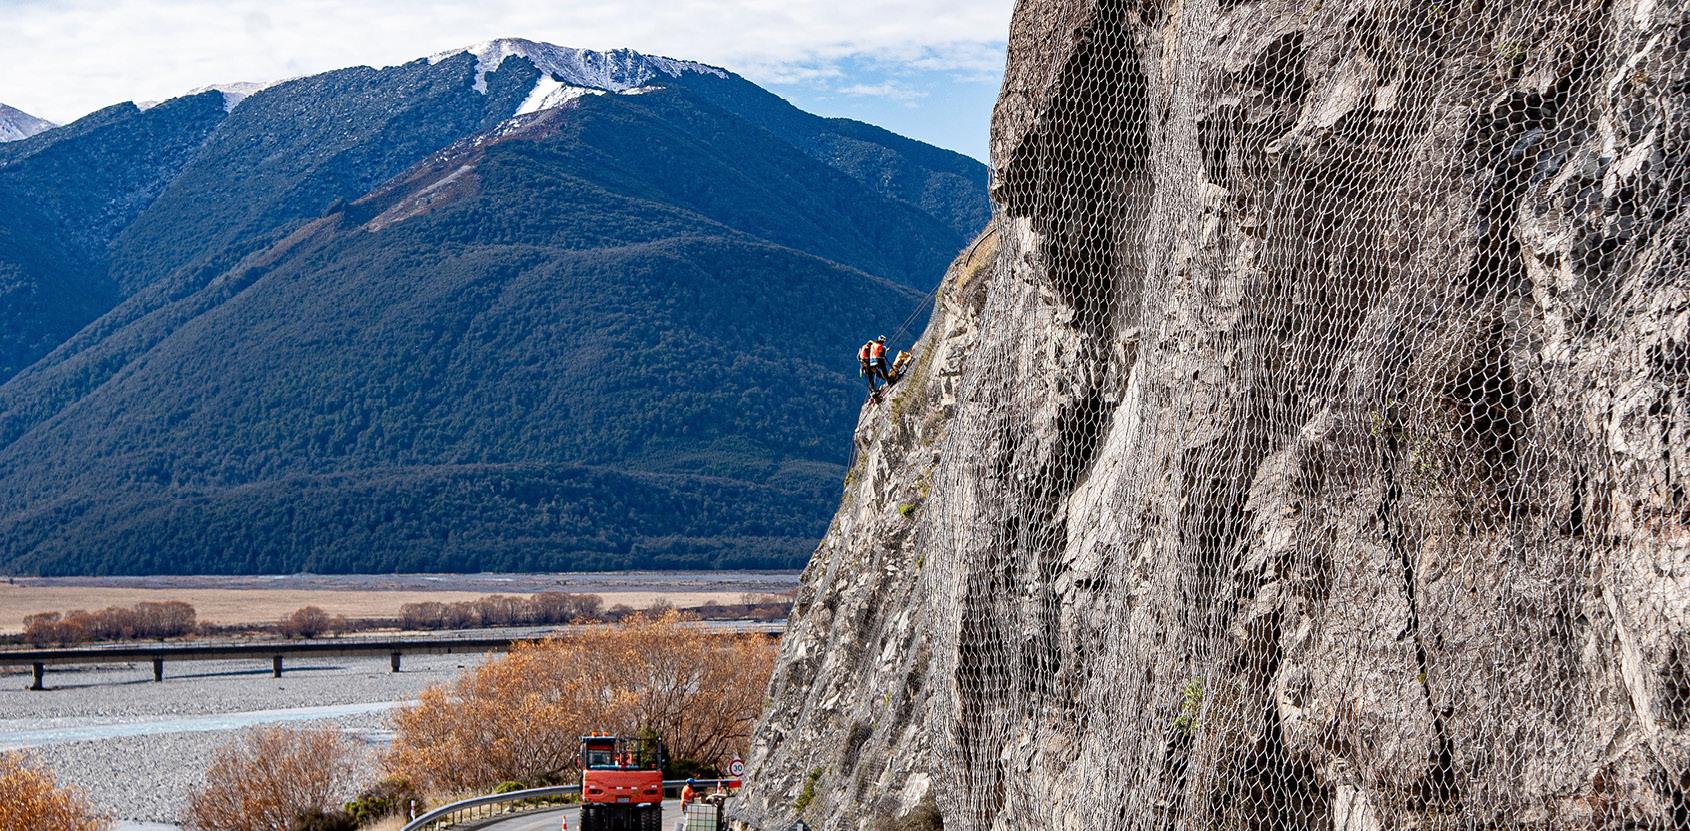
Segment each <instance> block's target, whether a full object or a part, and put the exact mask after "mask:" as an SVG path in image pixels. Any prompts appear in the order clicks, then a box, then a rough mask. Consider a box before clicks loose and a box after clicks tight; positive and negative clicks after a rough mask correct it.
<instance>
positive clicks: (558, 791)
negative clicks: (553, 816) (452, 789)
mask: <svg viewBox="0 0 1690 831" xmlns="http://www.w3.org/2000/svg"><path fill="white" fill-rule="evenodd" d="M738 781H739V780H737V779H694V780H693V784H694V785H697V786H699V787H707V788H713V787H716V786H718V785H721V786H726V785H727V784H729V783H730V782H738ZM686 783H687V780H685V779H665V780H663V790H664V793H665V794H666V795H667V793H668V791H669V789H670V788H679V787H681V786H682V785H685V784H686ZM580 792H581V786H580V785H553V786H550V787H545V788H529V789H527V790H523V791H511V792H510V793H494V794H487V795H486V796H472V797H470V798H469V799H460V800H458V801H457V802H453V803H451V804H450V805H442V806H440V807H439V808H435V809H434V810H432V811H429V812H428V813H425V814H423V815H422V816H419V817H417V818H416V819H414V820H411V821H410V822H408V823H406V824H405V827H404V828H402V829H400V831H422V829H425V828H428V827H430V826H432V825H434V824H436V823H439V822H441V821H442V820H445V821H446V822H447V824H456V822H457V820H454V819H452V817H453V816H455V815H457V814H467V813H475V812H477V809H481V808H489V807H491V806H494V805H502V804H504V803H506V802H520V801H522V800H524V799H546V798H549V797H558V796H568V795H571V794H579V793H580ZM487 815H488V816H491V815H492V812H490V811H489V812H488V814H487Z"/></svg>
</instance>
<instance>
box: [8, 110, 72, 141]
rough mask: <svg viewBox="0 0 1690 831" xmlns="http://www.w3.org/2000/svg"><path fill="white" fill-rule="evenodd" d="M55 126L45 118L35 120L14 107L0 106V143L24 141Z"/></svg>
mask: <svg viewBox="0 0 1690 831" xmlns="http://www.w3.org/2000/svg"><path fill="white" fill-rule="evenodd" d="M57 126H59V125H57V124H54V123H53V122H51V121H48V120H47V119H45V118H36V117H35V116H33V115H30V114H29V113H26V112H24V111H23V110H20V109H18V108H16V107H8V106H6V105H5V104H0V141H17V140H19V139H26V138H29V137H30V136H33V135H35V134H36V133H39V132H42V131H43V130H51V129H53V128H54V127H57Z"/></svg>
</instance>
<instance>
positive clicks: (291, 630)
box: [280, 606, 346, 638]
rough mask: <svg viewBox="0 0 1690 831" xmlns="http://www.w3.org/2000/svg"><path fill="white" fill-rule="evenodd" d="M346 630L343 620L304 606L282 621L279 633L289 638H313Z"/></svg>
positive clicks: (316, 607)
mask: <svg viewBox="0 0 1690 831" xmlns="http://www.w3.org/2000/svg"><path fill="white" fill-rule="evenodd" d="M345 628H346V620H345V619H344V618H339V617H335V616H334V615H331V614H329V613H328V612H325V611H323V609H322V607H320V606H306V607H303V608H300V609H296V610H294V612H293V614H291V615H288V616H287V617H286V618H284V619H283V620H282V623H281V627H280V629H281V633H282V634H283V635H286V636H288V637H290V638H315V637H317V636H318V635H322V634H326V633H328V632H331V631H336V630H341V629H345Z"/></svg>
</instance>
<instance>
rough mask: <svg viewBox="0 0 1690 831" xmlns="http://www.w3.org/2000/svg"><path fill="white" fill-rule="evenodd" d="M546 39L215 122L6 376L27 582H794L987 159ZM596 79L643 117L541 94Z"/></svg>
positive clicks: (3, 520)
mask: <svg viewBox="0 0 1690 831" xmlns="http://www.w3.org/2000/svg"><path fill="white" fill-rule="evenodd" d="M540 46H541V45H538V44H532V42H524V44H512V43H509V42H506V43H503V44H500V42H492V43H490V44H488V45H487V47H486V48H484V49H482V50H481V51H482V52H483V53H484V54H481V55H478V54H476V53H475V52H474V51H473V50H474V48H475V47H470V48H466V49H465V50H460V51H455V52H450V53H442V54H439V55H436V56H434V57H433V58H432V59H417V60H413V61H410V62H408V63H406V64H402V65H399V66H396V67H388V68H384V69H371V68H367V67H361V68H351V69H347V70H337V71H335V72H330V73H324V74H321V75H317V76H311V77H307V78H300V79H294V80H291V81H287V82H283V83H279V84H275V85H271V86H268V87H266V88H264V89H262V90H259V91H257V92H254V93H253V94H252V95H250V96H248V97H246V98H245V99H243V100H241V101H239V102H238V103H237V104H236V105H235V106H233V107H228V106H226V104H227V98H226V97H225V94H224V92H223V91H221V90H210V91H207V92H205V93H202V94H201V96H199V97H195V98H193V99H192V100H193V101H194V102H196V104H195V106H196V107H200V108H202V109H203V110H204V111H205V113H206V117H207V118H208V119H215V120H216V126H215V127H214V128H213V129H212V130H211V131H210V133H209V134H208V135H206V136H205V137H204V139H203V140H202V141H200V142H199V143H198V144H197V145H195V149H194V150H193V152H192V153H191V154H190V155H191V157H190V158H189V159H188V161H187V163H186V164H185V165H184V166H183V167H182V168H181V170H180V171H179V172H178V173H177V174H176V175H175V176H174V177H172V178H171V179H170V181H169V182H168V183H167V184H165V185H164V186H163V187H162V188H160V190H159V192H158V194H157V196H156V198H152V199H150V200H149V201H148V203H147V205H146V208H145V210H144V211H142V212H141V213H140V215H139V216H137V217H136V218H135V219H134V221H132V222H129V223H128V224H127V225H125V226H124V227H122V228H121V230H120V231H118V232H117V233H116V234H115V235H113V236H112V238H111V240H110V242H109V244H108V245H107V246H106V251H105V252H104V257H105V261H106V262H108V263H109V266H108V271H107V273H108V275H109V276H108V278H107V280H108V282H109V284H110V285H111V286H112V287H113V290H114V291H115V292H116V295H117V296H116V302H115V304H114V305H113V306H112V308H111V309H110V310H109V311H107V312H105V313H104V314H102V315H100V316H99V317H98V319H96V320H94V321H92V322H91V323H90V324H88V325H87V326H85V327H83V328H82V329H81V331H80V332H78V333H76V334H74V335H72V336H70V337H68V338H66V339H65V341H64V342H63V343H61V344H59V345H58V346H57V347H56V348H54V349H53V350H52V351H51V352H50V353H48V354H46V355H45V356H44V357H42V358H41V359H40V360H38V361H35V362H34V363H33V364H32V365H30V366H28V367H26V368H23V369H21V370H20V371H18V372H17V373H16V374H15V375H14V376H13V377H12V378H10V379H9V380H6V381H5V382H4V383H0V537H3V538H4V542H3V543H0V567H4V568H8V569H10V570H22V571H33V572H43V573H99V572H106V573H142V572H146V571H149V570H156V569H160V568H171V569H176V570H186V571H192V570H204V571H216V572H219V573H227V572H229V571H230V570H236V571H239V570H243V569H247V570H250V569H259V568H261V569H270V570H284V571H285V570H294V569H297V568H299V567H305V566H307V565H308V566H309V567H310V568H312V569H313V570H320V571H334V570H340V571H357V570H360V569H367V568H369V567H371V562H372V558H373V559H374V560H379V561H380V565H379V567H380V568H382V569H384V570H385V569H388V568H389V567H392V568H400V569H404V570H430V569H439V568H459V567H463V568H503V569H512V568H515V569H547V570H555V569H568V568H576V567H579V568H626V567H630V566H631V565H636V564H640V563H642V562H644V561H646V560H649V559H652V558H656V559H657V560H658V561H660V562H661V563H662V564H663V566H664V567H685V566H689V565H690V566H704V567H711V566H722V565H735V566H740V567H748V566H756V565H761V566H783V567H784V566H792V565H796V564H798V563H799V562H801V561H802V559H803V558H804V557H805V556H806V555H807V553H808V551H809V549H810V548H811V547H812V546H813V544H814V541H815V539H816V538H818V537H819V536H820V534H821V531H822V528H823V525H824V524H825V518H826V514H827V512H828V510H830V509H831V506H832V502H833V500H834V499H835V497H836V494H835V492H834V487H835V486H834V484H833V483H835V482H836V481H837V477H838V475H839V473H840V471H841V467H840V466H841V465H842V463H843V461H844V460H843V458H842V456H843V453H844V450H845V448H844V446H843V443H842V442H834V441H830V440H829V438H828V437H830V436H835V435H843V434H844V433H845V432H846V431H847V430H848V429H849V421H848V417H849V402H850V401H851V400H852V398H853V397H854V396H855V395H860V391H857V385H858V383H859V382H858V381H857V379H855V377H854V376H853V375H851V374H849V372H850V370H851V369H852V368H853V367H854V364H853V363H851V361H850V356H851V355H852V354H854V348H855V346H856V344H857V342H859V340H860V338H861V337H862V332H863V331H872V330H876V329H883V328H885V322H884V319H885V318H892V317H896V318H897V319H902V318H903V317H905V316H906V314H907V312H908V310H909V309H910V308H912V307H915V306H916V305H918V304H919V303H920V302H921V300H922V296H923V295H924V294H925V293H926V291H927V289H929V288H931V287H932V285H933V283H934V281H936V280H937V278H938V276H939V273H940V272H941V271H942V270H943V265H944V263H945V262H947V261H948V260H949V258H950V257H951V255H952V254H953V253H954V252H955V250H957V249H958V248H960V245H961V241H962V240H963V239H965V237H963V236H962V235H961V234H960V233H959V232H958V231H957V230H956V229H957V227H958V226H959V225H964V224H965V220H964V219H959V217H965V216H966V213H965V212H964V213H958V212H957V211H955V210H951V209H950V208H951V207H952V206H954V205H959V204H966V203H967V202H968V201H969V200H970V199H972V200H973V201H974V202H975V203H976V206H977V207H978V208H979V209H980V210H982V211H983V206H984V203H985V190H984V186H985V171H984V168H983V166H979V165H978V163H973V162H972V161H971V160H969V161H967V162H962V163H958V162H956V161H955V160H954V159H952V158H951V157H950V156H947V155H945V151H939V150H938V149H937V148H926V150H929V151H931V155H926V154H924V153H922V152H920V151H921V150H922V149H923V148H925V146H924V145H921V146H917V145H914V144H909V145H906V144H903V143H900V142H896V141H894V140H892V138H890V137H891V134H889V133H888V134H885V135H878V136H877V135H875V134H873V133H865V134H863V135H847V134H846V133H848V132H850V131H846V132H839V130H840V129H841V125H840V124H839V123H836V122H832V121H829V120H827V119H821V118H819V117H817V116H813V115H808V114H804V113H802V112H801V111H798V110H796V109H795V108H791V107H790V105H788V104H786V103H785V102H783V101H780V100H779V99H778V98H774V97H773V96H770V95H768V94H767V93H766V92H764V91H762V90H761V89H760V88H757V87H755V85H752V84H750V82H748V81H745V80H744V79H742V78H739V76H737V75H733V74H732V73H729V72H727V71H725V70H718V69H715V68H710V67H704V68H703V69H701V70H696V71H695V70H692V69H689V68H686V67H688V66H692V65H691V64H689V63H687V62H679V61H673V60H672V59H661V60H662V61H664V62H666V63H660V64H659V63H651V60H652V59H649V58H647V57H645V56H640V55H638V54H637V53H632V52H625V51H624V52H612V53H591V52H590V50H570V51H568V52H567V53H564V57H563V58H560V57H558V54H556V53H545V54H541V53H542V52H544V50H542V49H541V48H540ZM518 47H520V49H522V50H527V51H529V52H532V53H535V54H537V55H539V57H540V58H541V59H542V62H545V63H547V64H548V65H549V66H551V67H553V68H554V69H555V68H557V67H560V66H561V67H562V68H563V69H571V67H572V66H573V67H574V68H581V67H585V69H583V70H582V71H583V73H585V74H582V73H577V74H573V75H569V76H568V77H558V74H556V73H553V72H552V71H551V70H549V69H542V68H541V67H539V66H537V65H536V64H535V62H534V60H533V59H532V58H531V57H530V56H528V55H519V54H496V53H499V52H504V53H510V52H512V51H514V50H515V49H516V48H518ZM548 48H551V49H559V50H561V48H558V47H548ZM595 56H596V57H595ZM566 59H568V60H575V61H576V64H568V63H567V61H566ZM577 59H578V60H577ZM489 63H490V64H491V65H490V66H489V65H484V64H489ZM697 66H700V67H702V66H703V65H697ZM652 67H656V69H653V68H652ZM665 67H668V68H671V69H674V68H677V67H681V68H680V69H678V70H677V71H678V72H679V74H678V75H668V74H661V76H659V75H653V74H651V73H653V72H660V73H661V71H662V70H663V69H664V68H665ZM593 73H597V74H593ZM619 73H620V74H619ZM654 79H656V80H654ZM587 82H601V83H604V84H605V85H606V86H607V87H611V86H619V87H621V90H620V91H621V92H622V93H623V94H615V92H616V91H615V90H611V89H600V88H594V89H595V90H597V92H594V93H581V94H577V95H573V96H569V97H567V98H566V99H564V100H558V101H556V102H555V104H553V105H549V106H539V105H544V104H547V103H548V102H550V101H551V98H550V97H549V95H541V96H539V97H538V100H536V96H537V93H538V92H541V91H547V92H548V93H550V92H556V91H566V90H568V89H586V87H576V86H575V84H578V83H587ZM478 85H479V86H482V87H483V89H481V90H478V89H476V87H477V86H478ZM600 92H602V93H603V94H598V93H600ZM630 93H632V94H630ZM181 100H182V99H173V100H172V101H169V102H165V103H164V104H162V105H159V107H156V108H152V109H148V110H139V109H138V108H135V107H133V106H129V107H122V106H120V107H114V108H108V111H102V113H101V114H97V115H99V119H98V120H97V123H95V124H89V125H79V124H75V123H73V124H72V125H68V126H67V127H64V128H60V129H59V130H57V131H50V132H49V133H47V134H45V135H44V136H38V137H37V138H36V139H35V140H33V141H36V142H37V144H36V145H32V146H29V147H25V148H21V149H20V150H18V151H16V152H15V155H16V157H17V158H18V159H19V160H18V161H12V162H7V161H5V159H6V158H7V157H6V156H4V155H0V175H3V174H4V173H5V172H6V171H7V170H8V169H9V168H10V167H12V166H16V165H18V164H25V163H27V162H28V161H29V160H30V159H36V158H39V157H43V156H44V155H45V154H47V153H49V152H52V148H53V147H54V146H56V144H57V143H63V142H67V141H71V140H75V139H76V137H78V136H84V137H93V138H84V139H82V140H95V139H97V138H98V136H100V135H102V133H101V130H107V129H110V127H109V126H107V127H102V126H100V125H102V124H108V123H110V124H123V123H128V122H129V121H132V120H135V119H145V118H153V119H157V118H159V117H160V116H158V115H153V114H155V113H170V112H173V111H176V110H179V109H180V108H181V107H182V106H183V105H182V104H181V103H178V102H179V101H181ZM199 102H203V103H199ZM783 108H785V109H783ZM781 119H784V120H785V121H784V122H782V121H781ZM777 122H779V123H777ZM783 124H785V125H787V126H790V125H792V124H797V125H801V126H802V127H803V130H802V131H801V134H799V133H794V134H792V135H790V136H789V135H785V134H783V133H782V132H781V129H782V126H783ZM55 133H58V134H61V135H59V136H55V135H54V134H55ZM183 135H195V134H192V133H183ZM793 136H797V138H796V139H795V138H794V137H793ZM830 137H831V138H830ZM43 142H45V143H43ZM828 142H833V143H834V144H836V145H841V146H849V147H850V148H852V152H851V153H849V154H844V153H829V152H827V151H826V145H827V143H828ZM877 142H878V143H877ZM3 152H4V151H0V154H3ZM958 158H960V157H958ZM254 159H263V160H264V164H263V165H261V166H257V167H255V166H254V165H253V164H252V160H254ZM928 159H931V160H935V161H936V162H937V163H938V164H937V165H936V166H930V165H928V163H927V160H928ZM970 164H972V165H973V167H970V166H969V165H970ZM952 191H956V192H954V193H953V192H952ZM935 193H937V194H939V195H940V197H941V198H940V199H938V200H937V201H935V200H934V199H931V198H925V197H928V196H931V195H932V194H935ZM908 194H917V198H916V199H914V200H913V201H912V200H910V199H906V198H905V196H906V195H908ZM934 206H938V207H939V208H940V210H937V211H935V210H934ZM730 345H731V346H730ZM289 482H292V483H296V484H294V485H288V484H286V483H289ZM584 483H589V484H584ZM770 483H776V484H775V485H773V486H771V485H770ZM513 488H514V489H516V491H520V492H523V493H528V494H530V495H531V496H532V499H530V498H528V497H524V498H523V499H519V500H517V501H515V502H511V501H508V500H506V499H505V497H502V496H499V494H503V493H510V492H512V490H511V489H513ZM711 494H714V496H712V495H711ZM729 494H736V496H732V497H730V496H729ZM520 505H528V506H529V508H526V509H524V508H520V507H515V506H520ZM660 505H661V506H663V507H661V508H658V507H657V506H660ZM425 506H430V507H426V508H425ZM523 510H534V511H538V512H539V513H538V514H536V515H534V516H527V515H524V514H523V513H522V511H523ZM512 511H516V513H512ZM607 511H608V513H607ZM488 516H501V517H504V519H503V520H501V521H502V522H503V523H504V525H505V526H506V527H508V528H510V529H515V530H512V531H511V533H510V534H509V535H508V536H507V537H505V538H502V539H501V538H500V536H499V534H498V533H497V530H496V528H495V527H494V526H491V525H487V524H485V523H484V522H483V520H482V519H479V518H481V517H488ZM619 516H620V517H623V519H620V520H618V519H616V518H615V517H619ZM613 526H620V530H619V529H618V527H613ZM377 529H386V530H385V531H383V530H377ZM473 529H479V530H473ZM458 535H470V536H472V537H475V538H476V539H477V540H478V542H476V543H475V544H474V545H473V546H471V547H470V548H471V549H473V550H474V551H475V552H477V553H476V554H475V555H474V558H475V561H474V562H471V561H469V560H465V559H463V558H464V557H469V556H471V555H468V554H462V553H461V552H463V551H467V550H470V549H464V548H454V547H452V546H451V545H448V544H447V543H446V542H445V541H446V540H449V539H453V538H456V536H458ZM384 539H386V540H388V541H387V542H383V540H384ZM378 551H379V554H376V553H371V552H378ZM454 551H456V552H460V553H452V552H454ZM161 552H163V553H161Z"/></svg>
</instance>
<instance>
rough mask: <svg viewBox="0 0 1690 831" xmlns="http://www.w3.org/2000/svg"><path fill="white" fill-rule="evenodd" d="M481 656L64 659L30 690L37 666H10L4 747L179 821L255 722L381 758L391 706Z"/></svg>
mask: <svg viewBox="0 0 1690 831" xmlns="http://www.w3.org/2000/svg"><path fill="white" fill-rule="evenodd" d="M479 660H480V659H478V658H476V657H474V656H466V655H416V656H411V655H407V656H406V657H405V662H404V671H403V672H400V673H397V674H395V673H391V672H389V671H388V661H387V658H386V657H385V656H375V657H371V658H334V659H323V660H319V661H301V662H299V663H297V664H295V663H290V664H289V665H288V667H287V670H286V672H284V673H283V675H282V677H281V678H273V677H271V675H270V668H269V666H268V664H267V663H259V662H253V661H229V662H223V661H215V662H212V661H208V662H197V663H187V662H183V663H177V664H167V665H166V667H165V672H166V674H165V680H164V682H163V683H153V681H152V668H151V666H150V665H149V664H135V665H131V666H123V665H117V666H109V667H96V668H86V669H83V668H64V669H59V668H53V669H51V670H50V671H49V672H48V674H47V686H48V689H46V690H44V691H39V692H32V691H30V690H27V689H25V688H26V687H27V686H28V684H29V676H28V674H27V673H21V674H20V673H7V674H4V675H0V748H5V747H20V746H21V747H24V748H25V749H27V750H28V751H29V752H30V753H31V754H32V755H34V756H35V758H36V759H38V760H39V761H41V762H42V763H44V764H46V765H47V766H49V767H50V768H52V770H53V771H54V773H55V774H57V775H58V777H59V779H60V781H62V782H67V783H71V784H74V785H77V786H79V787H81V788H83V789H85V790H86V791H87V792H88V794H89V796H90V797H92V799H93V800H94V803H95V804H96V805H97V806H98V807H99V808H100V809H101V810H103V811H105V812H107V813H108V814H110V815H111V816H113V817H116V818H118V819H120V820H126V821H133V822H150V823H176V822H178V821H179V820H180V812H181V809H182V806H183V805H184V803H185V801H186V799H187V796H188V794H189V793H190V792H191V791H192V790H193V789H194V788H195V787H197V786H198V785H199V784H200V782H201V781H202V777H203V776H204V773H205V767H206V765H207V764H208V763H209V761H210V758H211V754H212V752H213V751H214V750H215V749H216V748H217V747H219V746H221V745H223V744H225V743H227V742H229V741H231V740H232V739H234V738H235V737H236V736H238V735H239V733H240V731H241V730H242V729H245V728H246V727H247V726H250V725H253V724H264V723H278V722H286V723H289V724H293V725H300V726H323V725H328V726H333V727H335V728H337V729H340V730H343V731H346V732H347V733H348V734H349V735H351V736H353V737H355V738H357V739H358V740H359V741H360V742H362V743H364V744H365V745H366V746H368V747H369V748H370V751H371V752H370V753H369V754H368V756H370V757H373V756H374V753H375V752H376V751H377V750H379V748H380V747H381V746H383V745H385V744H386V743H387V742H388V741H389V740H390V738H391V733H390V731H389V727H388V712H389V711H388V709H386V708H385V707H382V706H380V705H384V704H391V705H395V706H396V705H398V704H400V703H403V702H406V701H409V700H411V699H413V698H415V697H416V695H417V694H418V693H419V692H421V691H422V689H423V688H424V687H427V686H429V685H430V684H435V683H439V682H441V681H446V680H449V679H451V678H452V677H453V676H454V675H455V674H457V672H458V671H459V670H460V669H461V668H463V667H466V666H471V665H473V664H475V663H476V662H477V661H479ZM360 705H365V706H360ZM300 708H325V709H322V710H315V711H312V710H307V711H304V712H301V711H300ZM335 708H346V709H350V710H353V711H354V712H350V713H345V714H336V713H335V712H334V709H335ZM213 717H215V718H213ZM102 733H112V734H114V735H109V736H108V735H100V734H102ZM366 765H367V770H366V771H365V774H366V775H365V776H364V777H362V778H365V779H370V778H373V777H374V775H375V770H374V767H373V758H370V759H367V760H366Z"/></svg>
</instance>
